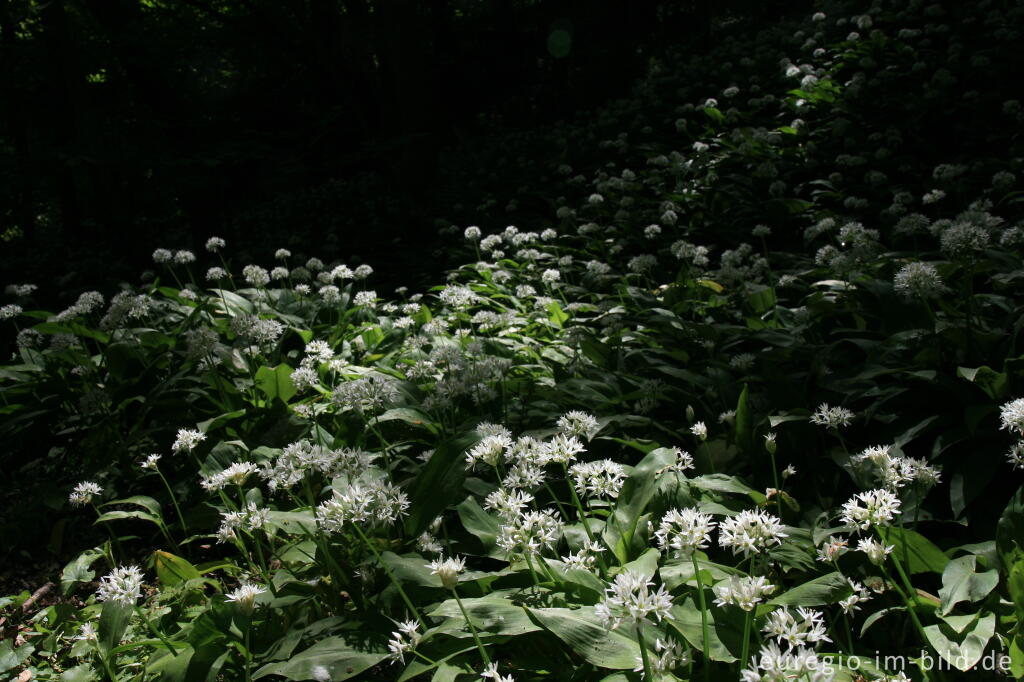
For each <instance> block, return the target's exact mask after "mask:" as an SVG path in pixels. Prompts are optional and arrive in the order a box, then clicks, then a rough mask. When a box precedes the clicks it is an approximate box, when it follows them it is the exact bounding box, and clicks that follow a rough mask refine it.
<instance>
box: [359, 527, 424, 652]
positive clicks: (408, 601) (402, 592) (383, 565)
mask: <svg viewBox="0 0 1024 682" xmlns="http://www.w3.org/2000/svg"><path fill="white" fill-rule="evenodd" d="M352 527H353V528H355V529H356V533H358V534H359V537H360V538H362V540H363V542H364V543H366V546H367V547H369V548H370V551H371V552H373V556H374V557H375V558H376V559H377V563H378V564H380V567H381V568H383V569H384V572H385V573H386V574H387V576H388V579H389V580H391V584H392V585H394V586H395V589H396V590H398V594H399V595H400V596H401V597H402V601H404V602H405V605H406V606H407V607H409V610H410V611H411V612H412V614H413V615H414V616H416V621H417V622H418V623H419V624H420V627H422V628H423V631H424V632H426V631H427V630H428V629H429V628H428V627H427V623H426V621H424V620H423V616H421V615H420V612H419V609H417V608H416V607H415V606H413V603H412V600H411V599H409V595H407V594H406V593H405V590H403V589H402V585H401V584H400V583H399V582H398V579H397V578H395V574H394V573H392V572H391V569H390V568H388V565H387V564H386V563H384V559H382V558H381V556H380V553H379V552H378V551H377V548H376V547H374V546H373V544H372V543H371V542H370V538H368V537H366V533H364V532H363V529H362V528H360V527H359V524H357V523H353V524H352Z"/></svg>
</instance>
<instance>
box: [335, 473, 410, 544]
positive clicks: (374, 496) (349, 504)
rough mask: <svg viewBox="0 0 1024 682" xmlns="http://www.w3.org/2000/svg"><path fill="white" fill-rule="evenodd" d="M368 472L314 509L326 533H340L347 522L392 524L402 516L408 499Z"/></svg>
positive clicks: (380, 477)
mask: <svg viewBox="0 0 1024 682" xmlns="http://www.w3.org/2000/svg"><path fill="white" fill-rule="evenodd" d="M377 474H378V477H373V476H371V475H370V474H369V473H367V474H365V475H364V476H362V477H361V478H360V479H358V480H356V481H354V482H353V483H350V484H349V485H348V486H347V487H346V488H345V489H344V490H341V491H339V490H335V491H334V496H333V497H332V498H331V499H329V500H327V501H326V502H323V503H321V504H320V506H318V507H317V508H316V522H317V525H318V526H320V528H321V529H322V530H323V531H324V532H325V533H340V532H341V530H342V528H344V526H345V524H346V523H358V524H361V525H370V524H379V525H387V524H392V523H394V522H395V521H397V520H398V519H399V518H401V517H402V516H404V515H405V513H406V510H407V509H408V508H409V498H408V497H407V496H406V494H405V493H404V492H402V491H401V490H400V489H399V488H397V487H396V486H394V485H393V484H391V483H390V482H388V481H387V480H385V479H384V477H383V475H382V472H377Z"/></svg>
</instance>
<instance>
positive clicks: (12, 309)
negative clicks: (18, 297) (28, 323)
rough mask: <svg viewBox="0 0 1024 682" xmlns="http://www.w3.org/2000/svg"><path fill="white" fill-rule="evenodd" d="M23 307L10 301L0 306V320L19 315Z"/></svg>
mask: <svg viewBox="0 0 1024 682" xmlns="http://www.w3.org/2000/svg"><path fill="white" fill-rule="evenodd" d="M22 311H23V309H22V307H21V306H20V305H18V304H17V303H10V304H8V305H5V306H3V307H0V320H11V319H14V318H15V317H17V316H18V315H21V313H22Z"/></svg>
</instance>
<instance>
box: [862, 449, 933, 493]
mask: <svg viewBox="0 0 1024 682" xmlns="http://www.w3.org/2000/svg"><path fill="white" fill-rule="evenodd" d="M850 461H852V462H853V463H854V464H858V465H867V466H869V467H870V468H871V471H872V474H873V475H874V476H875V477H876V478H877V479H878V480H879V482H880V483H881V484H882V485H883V486H885V487H886V488H888V489H889V490H896V489H898V488H902V487H904V486H906V485H908V484H910V483H917V484H919V485H922V486H925V487H931V486H933V485H935V484H937V483H938V482H939V480H940V479H941V475H940V473H939V470H938V469H937V468H935V467H933V466H931V465H930V464H928V462H927V461H925V460H924V459H916V458H913V457H899V456H895V455H892V454H890V448H889V446H888V445H876V446H872V447H869V448H865V449H864V450H863V451H862V452H861V453H860V454H858V455H854V456H853V457H851V458H850Z"/></svg>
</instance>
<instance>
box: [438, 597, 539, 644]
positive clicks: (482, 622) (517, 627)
mask: <svg viewBox="0 0 1024 682" xmlns="http://www.w3.org/2000/svg"><path fill="white" fill-rule="evenodd" d="M462 605H463V607H465V609H466V612H467V613H468V614H469V617H470V618H472V619H473V625H474V626H475V627H476V629H477V630H478V631H479V632H489V633H491V634H495V635H509V636H515V635H522V634H526V633H527V632H534V631H536V630H540V627H539V626H537V625H536V624H535V623H534V622H533V621H532V620H530V616H529V615H528V614H527V613H526V609H525V608H524V607H522V606H516V605H515V604H513V603H512V602H511V601H509V600H508V598H507V595H505V594H490V595H487V596H486V597H480V598H478V599H463V600H462ZM427 615H429V616H431V617H441V616H443V617H446V618H451V619H454V621H455V622H453V623H452V626H453V627H454V628H455V629H456V630H457V631H460V632H461V634H460V635H459V636H463V637H471V636H472V633H471V632H470V631H469V628H467V627H466V619H465V618H464V617H463V615H462V611H460V610H459V604H458V602H456V601H455V600H454V599H449V600H447V601H444V602H442V603H441V604H439V605H437V607H436V608H434V610H433V611H430V612H429V613H428V614H427ZM440 627H441V629H442V631H444V632H446V633H448V634H452V630H451V629H449V628H446V627H444V626H440ZM463 630H464V632H462V631H463Z"/></svg>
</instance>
